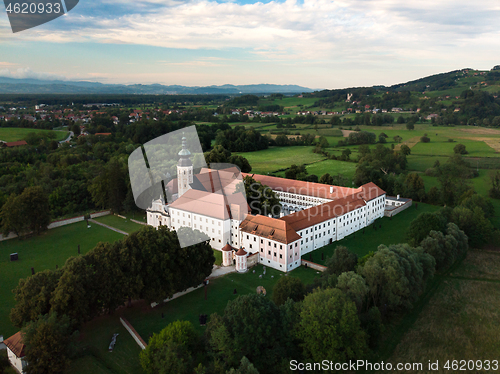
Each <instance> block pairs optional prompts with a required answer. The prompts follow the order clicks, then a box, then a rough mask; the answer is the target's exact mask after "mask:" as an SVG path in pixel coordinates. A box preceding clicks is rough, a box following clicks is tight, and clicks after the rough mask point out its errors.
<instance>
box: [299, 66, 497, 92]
mask: <svg viewBox="0 0 500 374" xmlns="http://www.w3.org/2000/svg"><path fill="white" fill-rule="evenodd" d="M471 88H472V89H473V88H480V89H484V90H486V91H488V92H499V91H500V65H497V66H495V67H493V68H492V69H491V70H489V71H484V70H474V69H470V68H465V69H461V70H453V71H450V72H447V73H440V74H434V75H430V76H428V77H424V78H420V79H416V80H413V81H409V82H406V83H399V84H395V85H393V86H373V87H351V88H342V89H334V90H323V91H318V92H313V93H310V94H306V95H304V96H305V97H318V98H329V100H328V101H340V100H341V99H344V100H345V99H346V97H347V94H348V93H350V94H353V96H352V98H351V99H352V100H360V99H361V98H362V97H366V96H368V95H376V94H383V93H385V94H389V93H397V92H415V93H416V94H419V95H425V94H429V95H431V96H432V95H433V94H435V93H442V94H447V93H448V94H450V95H452V96H458V95H459V93H460V92H462V91H464V90H466V89H471ZM457 92H458V94H457Z"/></svg>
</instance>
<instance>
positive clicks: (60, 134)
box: [0, 127, 68, 142]
mask: <svg viewBox="0 0 500 374" xmlns="http://www.w3.org/2000/svg"><path fill="white" fill-rule="evenodd" d="M49 131H52V132H54V133H55V134H56V138H55V140H57V141H61V140H64V139H66V138H67V137H68V131H64V130H62V131H60V130H57V131H53V130H38V129H23V128H17V127H0V140H3V141H4V142H15V141H18V140H24V138H25V137H26V135H28V134H29V133H33V132H34V133H40V132H49Z"/></svg>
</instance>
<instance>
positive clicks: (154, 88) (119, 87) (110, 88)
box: [0, 77, 313, 95]
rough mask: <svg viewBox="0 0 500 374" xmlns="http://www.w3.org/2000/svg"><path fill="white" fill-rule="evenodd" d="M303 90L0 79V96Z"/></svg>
mask: <svg viewBox="0 0 500 374" xmlns="http://www.w3.org/2000/svg"><path fill="white" fill-rule="evenodd" d="M312 91H313V90H312V89H310V88H307V87H301V86H297V85H279V84H250V85H238V86H236V85H232V84H225V85H222V86H206V87H200V86H194V87H187V86H180V85H162V84H131V85H123V84H103V83H99V82H86V81H66V80H38V79H14V78H8V77H0V93H10V94H12V93H13V94H16V93H17V94H19V93H23V94H27V93H29V94H138V95H147V94H149V95H162V94H197V95H200V94H203V95H205V94H212V95H213V94H220V95H222V94H248V93H260V94H266V93H302V92H312Z"/></svg>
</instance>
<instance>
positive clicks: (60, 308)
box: [10, 226, 215, 374]
mask: <svg viewBox="0 0 500 374" xmlns="http://www.w3.org/2000/svg"><path fill="white" fill-rule="evenodd" d="M181 230H185V231H188V232H184V233H182V235H191V236H198V237H199V238H200V240H203V239H207V241H203V242H201V243H199V244H195V245H192V246H190V247H187V248H181V247H180V245H179V241H178V238H177V233H176V232H175V231H170V230H169V229H168V228H167V227H166V226H161V227H159V228H158V229H155V228H153V227H150V226H147V227H144V228H142V229H141V230H139V231H138V232H135V233H133V234H131V235H129V236H127V237H126V238H124V239H122V240H119V241H116V242H114V243H103V242H100V243H99V244H97V246H96V247H95V248H93V249H92V250H90V251H89V252H88V253H86V254H85V255H81V256H77V257H70V258H69V259H68V260H67V261H66V263H65V265H64V266H63V267H62V268H60V269H55V270H45V271H42V272H38V273H35V274H34V275H32V276H30V277H28V278H26V279H21V280H20V281H19V284H18V286H17V287H16V288H15V289H14V290H13V292H14V297H15V300H16V306H15V307H14V308H13V309H12V311H11V313H10V319H11V321H12V323H13V324H14V325H15V326H17V327H20V328H23V332H24V333H25V338H23V339H24V344H26V347H27V348H26V357H27V360H28V363H29V366H28V367H29V369H28V370H29V371H28V372H29V373H33V374H37V373H48V372H50V373H54V374H56V373H62V372H63V371H64V369H65V368H66V367H67V364H68V362H69V361H68V360H69V358H70V356H71V352H70V351H68V349H67V347H66V345H67V343H68V341H69V340H70V339H69V337H70V335H71V334H73V333H74V332H75V331H76V330H78V329H79V328H80V327H81V326H82V324H83V323H85V322H87V321H90V320H92V319H94V318H95V317H97V316H99V315H101V314H105V313H113V312H114V311H115V310H116V309H117V308H118V307H120V306H123V305H125V302H126V301H127V300H128V301H129V303H130V301H131V300H137V299H144V300H146V301H147V302H148V303H151V302H162V301H163V300H164V299H166V298H169V297H171V296H172V295H173V294H174V293H176V292H180V291H184V290H186V289H187V288H189V287H193V286H198V285H199V284H201V283H202V282H203V280H204V279H205V278H206V277H207V276H208V275H210V273H211V271H212V266H213V263H214V261H215V257H214V254H213V250H212V248H211V247H210V245H209V243H208V240H209V238H208V237H206V235H204V234H203V233H201V232H200V231H197V230H192V229H190V228H187V227H185V228H182V229H181ZM41 351H43V354H42V357H44V358H47V359H46V360H40V359H39V358H40V357H39V354H40V352H41ZM56 357H57V359H56Z"/></svg>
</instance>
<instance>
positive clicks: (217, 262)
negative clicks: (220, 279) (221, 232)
mask: <svg viewBox="0 0 500 374" xmlns="http://www.w3.org/2000/svg"><path fill="white" fill-rule="evenodd" d="M214 256H215V263H214V264H215V265H222V251H218V250H217V249H214Z"/></svg>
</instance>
